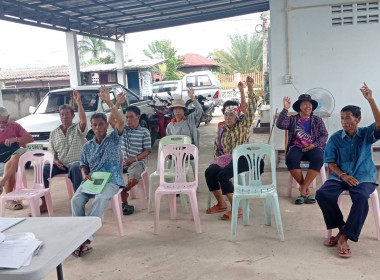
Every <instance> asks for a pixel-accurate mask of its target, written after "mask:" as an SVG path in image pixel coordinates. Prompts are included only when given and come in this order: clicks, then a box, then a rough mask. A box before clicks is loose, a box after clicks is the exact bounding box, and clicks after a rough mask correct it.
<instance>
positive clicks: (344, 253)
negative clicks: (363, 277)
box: [338, 247, 352, 259]
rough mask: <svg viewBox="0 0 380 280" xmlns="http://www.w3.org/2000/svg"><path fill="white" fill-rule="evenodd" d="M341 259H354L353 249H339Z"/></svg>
mask: <svg viewBox="0 0 380 280" xmlns="http://www.w3.org/2000/svg"><path fill="white" fill-rule="evenodd" d="M338 253H339V257H341V258H344V259H347V258H351V257H352V253H351V249H350V247H346V248H338Z"/></svg>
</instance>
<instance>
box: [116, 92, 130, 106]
mask: <svg viewBox="0 0 380 280" xmlns="http://www.w3.org/2000/svg"><path fill="white" fill-rule="evenodd" d="M126 101H127V98H126V95H125V93H123V92H121V93H119V94H118V95H117V96H116V104H119V105H121V104H123V103H124V102H126Z"/></svg>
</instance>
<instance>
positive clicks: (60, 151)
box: [49, 123, 87, 167]
mask: <svg viewBox="0 0 380 280" xmlns="http://www.w3.org/2000/svg"><path fill="white" fill-rule="evenodd" d="M86 135H87V125H86V128H85V129H84V131H83V132H82V131H81V130H80V126H79V123H73V124H72V125H70V126H69V128H68V129H67V131H66V135H65V134H64V133H63V131H62V129H61V126H59V127H57V128H56V129H54V130H53V131H52V132H51V133H50V139H49V144H50V151H51V152H53V153H54V154H56V155H57V156H58V159H59V160H60V161H62V163H63V165H64V166H66V167H69V166H70V165H71V164H73V163H75V162H78V161H80V158H81V153H82V145H83V139H84V138H85V137H86Z"/></svg>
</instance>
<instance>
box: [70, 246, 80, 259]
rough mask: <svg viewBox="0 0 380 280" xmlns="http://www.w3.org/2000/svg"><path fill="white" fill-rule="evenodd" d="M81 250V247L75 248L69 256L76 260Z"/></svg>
mask: <svg viewBox="0 0 380 280" xmlns="http://www.w3.org/2000/svg"><path fill="white" fill-rule="evenodd" d="M81 248H82V246H80V247H78V248H76V249H75V250H74V252H72V253H71V255H73V256H74V257H76V258H79V257H80V255H81Z"/></svg>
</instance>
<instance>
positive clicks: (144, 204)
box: [129, 162, 149, 209]
mask: <svg viewBox="0 0 380 280" xmlns="http://www.w3.org/2000/svg"><path fill="white" fill-rule="evenodd" d="M136 188H137V190H138V192H139V198H140V205H141V209H146V208H148V199H149V174H148V162H147V163H146V167H145V171H144V172H143V173H142V174H141V179H140V180H139V183H138V184H137V186H135V187H133V188H132V189H131V190H130V191H129V194H130V195H131V198H137V196H136Z"/></svg>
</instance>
